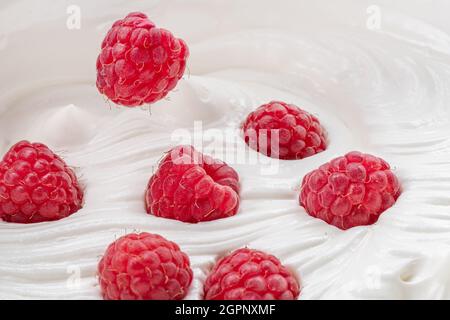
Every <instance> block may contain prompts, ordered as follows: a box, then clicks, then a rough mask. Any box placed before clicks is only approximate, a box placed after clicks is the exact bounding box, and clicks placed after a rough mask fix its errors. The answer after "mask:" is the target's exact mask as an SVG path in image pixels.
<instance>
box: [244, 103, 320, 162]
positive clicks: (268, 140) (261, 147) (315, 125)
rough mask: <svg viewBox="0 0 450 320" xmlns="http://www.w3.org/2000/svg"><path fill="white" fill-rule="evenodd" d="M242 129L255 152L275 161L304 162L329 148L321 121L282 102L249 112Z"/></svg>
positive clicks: (265, 105) (246, 140)
mask: <svg viewBox="0 0 450 320" xmlns="http://www.w3.org/2000/svg"><path fill="white" fill-rule="evenodd" d="M242 130H243V132H244V139H245V142H246V143H247V144H248V145H249V146H250V147H251V148H252V149H255V150H257V151H259V152H261V153H262V154H265V155H267V156H269V157H272V158H279V159H303V158H306V157H309V156H312V155H314V154H316V153H319V152H321V151H324V150H325V149H326V147H327V145H326V133H325V130H324V129H323V128H322V126H321V125H320V122H319V120H318V119H317V118H316V117H315V116H313V115H311V114H309V113H308V112H306V111H303V110H302V109H300V108H298V107H297V106H295V105H293V104H287V103H284V102H281V101H272V102H269V103H268V104H264V105H262V106H260V107H259V108H258V109H256V110H255V111H253V112H252V113H250V114H249V115H248V117H247V119H246V120H245V122H244V124H243V125H242Z"/></svg>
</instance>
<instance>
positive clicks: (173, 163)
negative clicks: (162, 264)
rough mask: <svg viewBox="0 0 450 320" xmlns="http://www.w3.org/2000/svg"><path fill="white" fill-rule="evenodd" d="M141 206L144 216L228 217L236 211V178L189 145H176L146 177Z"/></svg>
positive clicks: (195, 219) (224, 166)
mask: <svg viewBox="0 0 450 320" xmlns="http://www.w3.org/2000/svg"><path fill="white" fill-rule="evenodd" d="M145 203H146V208H147V212H148V213H151V214H153V215H155V216H158V217H163V218H169V219H175V220H180V221H184V222H191V223H196V222H200V221H209V220H215V219H220V218H226V217H230V216H233V215H235V214H236V213H237V211H238V208H239V176H238V174H237V173H236V171H234V169H233V168H231V167H230V166H228V165H227V164H226V163H224V162H222V161H220V160H217V159H213V158H211V157H209V156H207V155H203V154H202V153H200V152H198V151H196V150H195V149H194V147H192V146H178V147H175V148H174V149H172V150H171V151H169V152H168V154H167V155H166V156H165V158H164V159H163V160H162V161H161V163H160V164H159V167H158V170H157V172H156V173H155V174H154V175H153V176H152V177H151V178H150V181H149V183H148V186H147V190H146V193H145Z"/></svg>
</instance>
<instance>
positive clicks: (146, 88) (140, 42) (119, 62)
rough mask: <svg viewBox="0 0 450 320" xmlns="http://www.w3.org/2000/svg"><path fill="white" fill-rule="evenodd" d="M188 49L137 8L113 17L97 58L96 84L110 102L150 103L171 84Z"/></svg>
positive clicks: (159, 96)
mask: <svg viewBox="0 0 450 320" xmlns="http://www.w3.org/2000/svg"><path fill="white" fill-rule="evenodd" d="M188 56H189V49H188V47H187V45H186V43H185V42H184V41H183V40H181V39H178V38H175V37H174V36H173V35H172V33H170V32H169V31H167V30H165V29H160V28H158V27H156V26H155V25H154V24H153V22H151V21H150V20H149V19H148V18H147V16H146V15H145V14H143V13H140V12H134V13H130V14H129V15H127V16H126V17H125V18H124V19H122V20H118V21H116V22H115V23H114V24H113V26H112V28H111V29H110V30H109V31H108V33H107V35H106V37H105V39H104V40H103V43H102V46H101V52H100V55H99V56H98V58H97V88H98V90H99V91H100V93H102V94H104V95H106V96H107V97H108V98H109V99H110V100H111V101H113V102H114V103H117V104H120V105H123V106H127V107H134V106H140V105H142V104H144V103H154V102H156V101H158V100H160V99H162V98H164V97H165V96H166V95H167V94H168V93H169V91H170V90H172V89H173V88H175V86H176V85H177V83H178V80H180V79H181V77H182V76H183V74H184V70H185V67H186V59H187V58H188Z"/></svg>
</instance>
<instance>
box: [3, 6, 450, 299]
mask: <svg viewBox="0 0 450 320" xmlns="http://www.w3.org/2000/svg"><path fill="white" fill-rule="evenodd" d="M77 2H78V5H79V7H80V9H81V29H79V30H69V29H68V28H67V27H66V20H67V17H68V16H69V15H68V14H67V13H66V9H67V7H68V6H69V5H71V4H72V2H71V1H67V2H66V1H58V4H55V2H54V1H49V0H45V1H39V3H38V2H36V1H31V0H30V1H2V4H0V57H1V59H0V70H1V73H0V152H1V153H2V154H3V153H4V152H6V151H7V149H8V148H9V147H10V146H11V145H12V144H13V143H15V142H16V141H18V140H20V139H29V140H31V141H40V142H43V143H46V144H48V145H49V146H50V147H51V148H52V149H53V150H55V151H56V152H58V153H59V154H61V155H62V156H63V157H64V159H65V160H66V161H67V162H68V163H69V164H71V165H72V166H74V167H75V168H76V170H77V174H78V176H79V177H80V180H81V181H82V182H83V184H84V185H85V189H86V190H85V205H84V208H83V209H82V210H80V211H79V212H77V213H75V214H74V215H72V216H70V217H68V218H66V219H63V220H60V221H56V222H49V223H39V224H34V225H21V224H11V223H5V222H1V223H0V298H21V299H22V298H24V299H36V298H43V299H59V298H62V299H79V298H83V299H99V298H100V297H101V296H100V290H99V286H98V284H97V279H96V276H95V273H96V266H97V263H98V260H99V258H100V256H101V255H102V254H103V252H104V250H105V249H106V247H107V245H108V244H109V243H110V242H112V241H114V239H116V238H117V237H119V236H121V235H124V234H126V233H129V232H133V231H134V230H140V231H147V232H154V233H158V234H161V235H163V236H165V237H167V238H168V239H170V240H172V241H175V242H177V243H178V244H180V246H181V247H182V249H183V250H184V251H185V252H186V253H187V254H188V255H189V256H190V258H191V262H192V267H193V269H194V274H195V279H194V282H193V284H192V287H191V289H190V291H189V294H188V298H191V299H201V298H202V285H203V281H204V279H205V276H206V274H207V273H208V270H210V268H211V267H212V265H213V263H214V262H215V261H216V260H217V259H218V258H219V257H221V256H222V255H224V254H226V253H228V252H230V251H231V250H234V249H236V248H241V247H244V246H249V247H252V248H255V249H260V250H264V251H266V252H269V253H272V254H274V255H276V256H277V257H278V258H279V259H280V260H281V261H282V262H283V263H284V264H286V265H287V266H289V268H290V269H291V270H293V272H294V273H295V274H296V276H297V277H299V278H300V279H301V285H302V288H303V289H302V293H301V295H300V298H301V299H325V298H330V299H333V298H348V299H355V298H356V299H362V298H369V299H377V298H387V299H413V298H414V299H422V298H432V299H443V298H444V299H445V298H447V299H448V298H450V272H449V270H450V160H449V159H450V140H449V134H450V108H449V103H450V91H449V89H448V88H450V36H449V33H450V25H449V24H448V18H447V17H446V15H445V13H448V11H449V10H448V9H450V8H449V3H448V1H445V0H442V1H439V0H435V1H425V0H423V1H406V0H404V1H395V4H393V3H392V1H373V2H372V1H371V2H366V1H357V0H353V1H339V2H337V1H314V4H312V2H311V1H277V2H276V6H275V7H274V5H275V4H274V1H261V0H247V1H219V0H193V1H173V0H171V1H168V0H165V1H161V2H158V1H146V2H145V3H143V2H137V3H135V4H133V2H131V1H119V0H114V1H106V0H102V1H95V3H94V1H87V0H86V1H77ZM372 5H376V7H373V6H372ZM136 10H140V11H144V12H146V13H147V14H148V15H149V16H150V18H151V19H152V20H153V21H154V22H155V23H156V24H158V25H159V26H161V27H165V28H167V29H170V30H171V31H172V32H173V33H174V34H175V35H177V36H179V37H181V38H183V39H185V40H186V42H187V43H188V45H189V47H190V51H191V57H190V59H189V62H188V66H189V72H187V73H186V75H185V76H184V78H183V80H181V81H180V83H179V85H178V86H177V88H176V90H175V91H174V92H172V93H171V94H169V99H166V100H163V101H160V102H158V103H156V104H155V105H153V106H152V107H151V113H150V112H149V110H147V109H142V108H136V109H125V108H117V107H116V106H113V105H111V106H110V105H109V104H108V102H107V101H105V99H104V98H103V97H102V96H100V95H99V94H98V92H97V90H96V87H95V59H96V56H97V54H98V52H99V47H100V43H101V40H102V37H103V36H104V34H106V31H107V29H108V28H109V26H110V25H111V24H112V22H113V21H114V20H117V19H119V18H121V17H123V16H125V15H126V14H127V13H128V12H130V11H136ZM374 10H375V11H374ZM378 13H379V17H380V19H381V20H379V24H377V21H375V22H374V20H370V19H373V18H375V19H376V18H377V17H374V16H373V14H375V15H376V14H378ZM368 19H369V22H368ZM273 99H277V100H285V101H287V102H291V103H295V104H297V105H299V106H301V107H303V108H304V109H305V110H308V111H310V112H312V113H314V114H316V115H317V116H318V117H319V118H320V120H321V122H322V124H323V126H324V127H325V128H326V129H327V130H328V133H329V138H330V145H329V147H328V149H327V150H326V151H325V152H322V153H320V154H317V155H315V156H313V157H310V158H306V159H303V160H298V161H280V162H276V160H270V159H267V158H266V159H260V162H261V163H259V164H251V163H244V162H243V161H238V162H237V163H236V161H234V162H233V161H229V164H230V165H232V166H233V167H234V168H235V169H236V170H237V171H238V173H239V175H240V178H241V186H242V192H241V208H240V211H239V212H238V214H237V215H236V216H234V217H231V218H227V219H223V220H217V221H213V222H207V223H200V224H196V225H191V224H185V223H181V222H178V221H173V220H165V219H162V218H157V217H154V216H151V215H147V214H146V213H145V209H144V200H143V195H144V189H145V187H146V183H147V181H148V178H149V177H150V175H151V174H152V172H153V171H154V169H155V166H156V165H157V163H158V160H159V159H160V158H161V156H162V155H163V153H164V152H165V151H167V150H169V149H170V148H171V147H172V146H174V145H176V144H178V143H179V142H180V141H179V140H177V139H175V138H176V136H177V135H174V131H175V130H176V129H178V131H175V132H178V133H179V129H180V128H185V131H183V132H184V133H187V132H191V133H192V132H193V128H194V121H201V124H202V126H203V129H205V130H206V129H218V130H216V131H215V132H216V133H217V132H219V133H220V132H227V133H228V134H227V135H226V136H223V138H219V139H209V140H208V139H205V141H204V143H203V147H204V150H205V151H208V152H211V153H212V152H217V155H220V156H219V157H221V158H227V159H232V158H233V157H234V155H235V154H236V153H237V151H238V150H246V148H245V144H244V142H243V141H242V140H241V139H239V133H238V132H236V131H235V130H234V129H236V128H237V127H238V126H239V123H240V122H241V121H242V120H243V119H244V118H245V116H246V115H247V114H248V113H249V112H250V111H251V110H253V109H255V108H256V107H257V106H259V105H260V104H262V103H265V102H267V101H269V100H273ZM197 125H198V122H197ZM186 130H187V131H186ZM183 136H184V137H185V138H186V137H187V135H186V134H184V135H183ZM178 137H179V135H178ZM225 140H227V141H228V140H230V141H231V142H228V143H225ZM200 141H201V139H200V140H196V141H195V144H196V145H198V144H199V142H200ZM184 142H186V141H184ZM350 150H360V151H363V152H367V153H373V154H376V155H378V156H380V157H383V158H384V159H385V160H387V161H388V162H389V163H390V164H391V165H392V167H393V170H394V172H395V173H396V174H397V176H398V177H399V179H400V180H401V183H402V186H403V193H402V195H401V196H400V198H399V199H398V200H397V203H396V204H395V205H394V206H393V207H392V208H390V209H389V210H387V211H386V212H385V213H384V214H383V215H382V216H381V218H380V220H379V221H378V222H377V223H376V224H375V225H372V226H366V227H356V228H352V229H350V230H347V231H342V230H339V229H337V228H335V227H333V226H329V225H327V224H326V223H324V222H323V221H321V220H318V219H314V218H312V217H310V216H309V215H308V214H306V212H305V210H304V209H303V208H302V207H300V206H299V205H298V200H297V198H298V193H299V186H300V183H301V179H302V177H303V176H304V175H305V174H306V173H307V172H308V171H310V170H312V169H314V168H316V167H317V166H319V165H320V164H322V163H324V162H326V161H328V160H330V159H332V158H333V157H335V156H339V155H342V154H344V153H345V152H347V151H350ZM248 152H249V153H251V152H252V151H248ZM227 159H224V160H227ZM263 165H265V166H267V165H269V166H270V165H272V166H273V167H274V168H278V170H275V171H272V172H262V170H261V167H262V166H263ZM269 171H270V170H269Z"/></svg>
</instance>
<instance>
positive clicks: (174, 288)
mask: <svg viewBox="0 0 450 320" xmlns="http://www.w3.org/2000/svg"><path fill="white" fill-rule="evenodd" d="M98 277H99V282H100V287H101V290H102V295H103V298H104V299H106V300H180V299H183V298H184V297H185V296H186V294H187V292H188V289H189V286H190V284H191V282H192V270H191V267H190V262H189V258H188V256H187V255H186V254H185V253H184V252H183V251H181V250H180V247H179V246H178V245H177V244H175V243H173V242H171V241H168V240H166V239H165V238H163V237H161V236H160V235H156V234H150V233H146V232H143V233H139V234H134V233H132V234H128V235H126V236H123V237H121V238H119V239H117V240H116V241H114V242H113V243H111V244H110V245H109V247H108V249H107V250H106V252H105V254H104V256H103V258H102V259H101V260H100V262H99V264H98Z"/></svg>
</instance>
